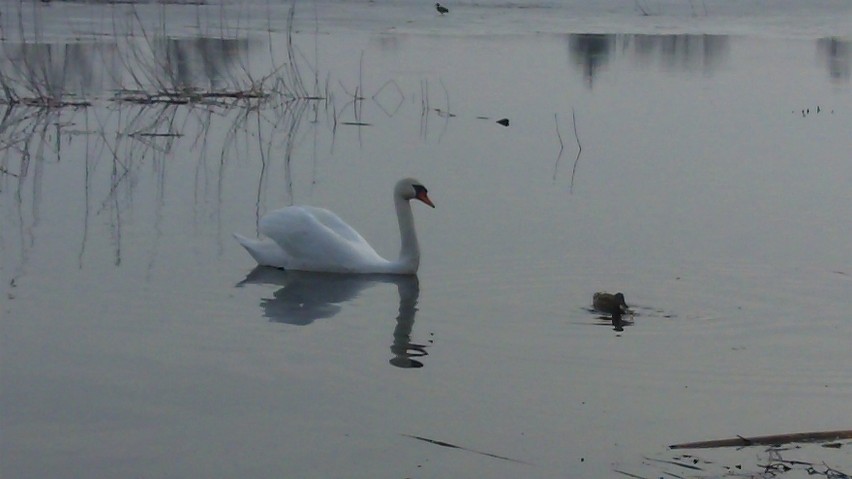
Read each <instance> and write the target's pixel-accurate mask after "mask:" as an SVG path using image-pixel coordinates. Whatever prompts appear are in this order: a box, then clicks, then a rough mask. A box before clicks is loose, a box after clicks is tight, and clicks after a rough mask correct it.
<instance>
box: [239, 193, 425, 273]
mask: <svg viewBox="0 0 852 479" xmlns="http://www.w3.org/2000/svg"><path fill="white" fill-rule="evenodd" d="M426 193H427V192H426V188H424V187H423V186H422V185H421V184H420V182H418V181H417V180H414V179H412V178H405V179H402V180H400V181H399V182H397V184H396V187H395V188H394V195H393V198H394V205H395V206H396V215H397V219H398V220H399V232H400V240H401V247H400V251H399V259H398V260H396V261H390V260H387V259H385V258H382V257H381V256H379V254H378V253H376V250H375V249H373V247H372V246H370V244H369V243H367V240H365V239H364V237H363V236H361V235H360V234H359V233H358V232H357V231H355V230H354V229H353V228H352V227H351V226H349V225H348V224H346V223H345V222H344V221H343V220H342V219H340V218H339V217H338V216H337V215H335V214H334V213H332V212H331V211H328V210H326V209H323V208H317V207H314V206H289V207H287V208H282V209H280V210H275V211H270V212H269V213H267V214H265V215H263V217H262V218H261V219H260V225H259V229H260V233H261V234H263V235H264V236H266V238H264V239H261V240H252V239H249V238H246V237H244V236H240V235H238V234H234V237H235V238H236V239H237V241H239V242H240V244H241V245H243V247H244V248H245V249H246V251H248V252H249V254H250V255H251V256H252V257H253V258H254V259H255V260H256V261H257V262H258V264H260V265H262V266H273V267H276V268H284V269H285V270H295V271H319V272H326V273H391V274H415V273H417V269H418V267H419V266H420V246H419V244H418V243H417V234H416V232H415V230H414V215H413V214H412V212H411V204H410V203H409V201H410V200H412V199H417V200H420V201H422V202H424V203H426V204H427V205H429V206H432V207H433V208H434V207H435V205H433V204H432V201H431V200H430V199H429V197H428V195H427V194H426Z"/></svg>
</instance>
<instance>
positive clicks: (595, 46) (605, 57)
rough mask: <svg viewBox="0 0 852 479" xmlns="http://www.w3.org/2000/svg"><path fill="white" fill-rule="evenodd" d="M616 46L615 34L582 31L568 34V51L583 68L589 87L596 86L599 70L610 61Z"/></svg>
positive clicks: (575, 62) (573, 60)
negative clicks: (595, 81) (596, 76)
mask: <svg viewBox="0 0 852 479" xmlns="http://www.w3.org/2000/svg"><path fill="white" fill-rule="evenodd" d="M614 46H615V35H605V34H597V33H580V34H571V35H568V53H569V56H570V58H571V61H572V62H573V63H574V64H576V65H578V66H580V67H581V68H582V70H583V78H585V79H586V82H587V83H588V86H589V88H592V87H593V86H594V80H595V75H596V74H597V72H598V70H599V69H600V68H602V67H603V66H604V65H606V64H607V63H608V62H609V57H610V54H611V53H612V50H613V47H614Z"/></svg>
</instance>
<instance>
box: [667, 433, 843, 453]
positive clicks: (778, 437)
mask: <svg viewBox="0 0 852 479" xmlns="http://www.w3.org/2000/svg"><path fill="white" fill-rule="evenodd" d="M838 439H852V430H846V431H815V432H797V433H793V434H775V435H772V436H753V437H743V436H737V437H736V438H731V439H719V440H715V441H699V442H687V443H683V444H672V445H671V446H669V449H704V448H711V447H746V446H774V445H779V444H788V443H791V442H822V441H835V440H838Z"/></svg>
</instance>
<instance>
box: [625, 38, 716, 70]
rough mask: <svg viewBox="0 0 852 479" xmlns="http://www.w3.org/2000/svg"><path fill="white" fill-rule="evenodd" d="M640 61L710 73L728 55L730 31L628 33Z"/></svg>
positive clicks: (629, 41)
mask: <svg viewBox="0 0 852 479" xmlns="http://www.w3.org/2000/svg"><path fill="white" fill-rule="evenodd" d="M624 43H625V45H631V44H632V46H633V49H632V50H633V53H634V55H635V58H636V60H637V62H638V63H640V64H652V63H658V64H660V66H662V67H663V68H665V69H667V70H675V69H678V70H683V71H690V72H691V71H701V72H702V73H711V72H712V71H713V70H715V69H716V68H717V67H718V66H719V65H720V64H722V62H723V61H724V60H725V59H726V58H727V56H728V52H729V51H730V39H729V37H728V36H727V35H627V36H625V38H624Z"/></svg>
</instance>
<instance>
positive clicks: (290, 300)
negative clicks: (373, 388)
mask: <svg viewBox="0 0 852 479" xmlns="http://www.w3.org/2000/svg"><path fill="white" fill-rule="evenodd" d="M246 284H266V285H277V286H280V288H279V289H278V290H276V291H275V292H274V293H273V295H272V298H263V299H261V300H260V307H261V309H262V310H263V316H264V317H266V318H268V319H269V320H270V321H274V322H278V323H286V324H293V325H297V326H305V325H308V324H311V323H313V322H314V321H316V320H318V319H323V318H330V317H332V316H335V315H336V314H338V313H340V311H342V310H343V307H344V305H345V303H347V302H349V301H352V300H353V299H355V298H357V297H358V296H359V295H360V294H361V293H362V292H363V291H365V290H366V289H368V288H371V287H373V286H376V285H378V284H395V285H396V287H397V292H398V294H399V309H398V315H397V317H396V325H395V327H394V329H393V342H392V343H391V346H390V349H391V352H392V353H393V357H392V358H391V359H390V360H389V362H390V364H392V365H393V366H396V367H400V368H421V367H423V363H422V362H421V361H419V360H418V359H417V358H420V357H423V356H426V355H428V352H427V351H426V345H424V344H418V343H413V342H411V332H412V330H413V328H414V317H415V315H416V314H417V301H418V298H419V297H420V282H419V280H418V278H417V276H409V275H363V274H359V275H354V274H353V275H347V274H325V273H307V272H299V271H283V270H280V269H275V268H267V267H263V266H258V267H256V268H255V269H253V270H252V271H251V272H250V273H249V274H248V276H246V278H245V279H243V280H242V281H240V282H239V283H237V287H242V286H244V285H246Z"/></svg>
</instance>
